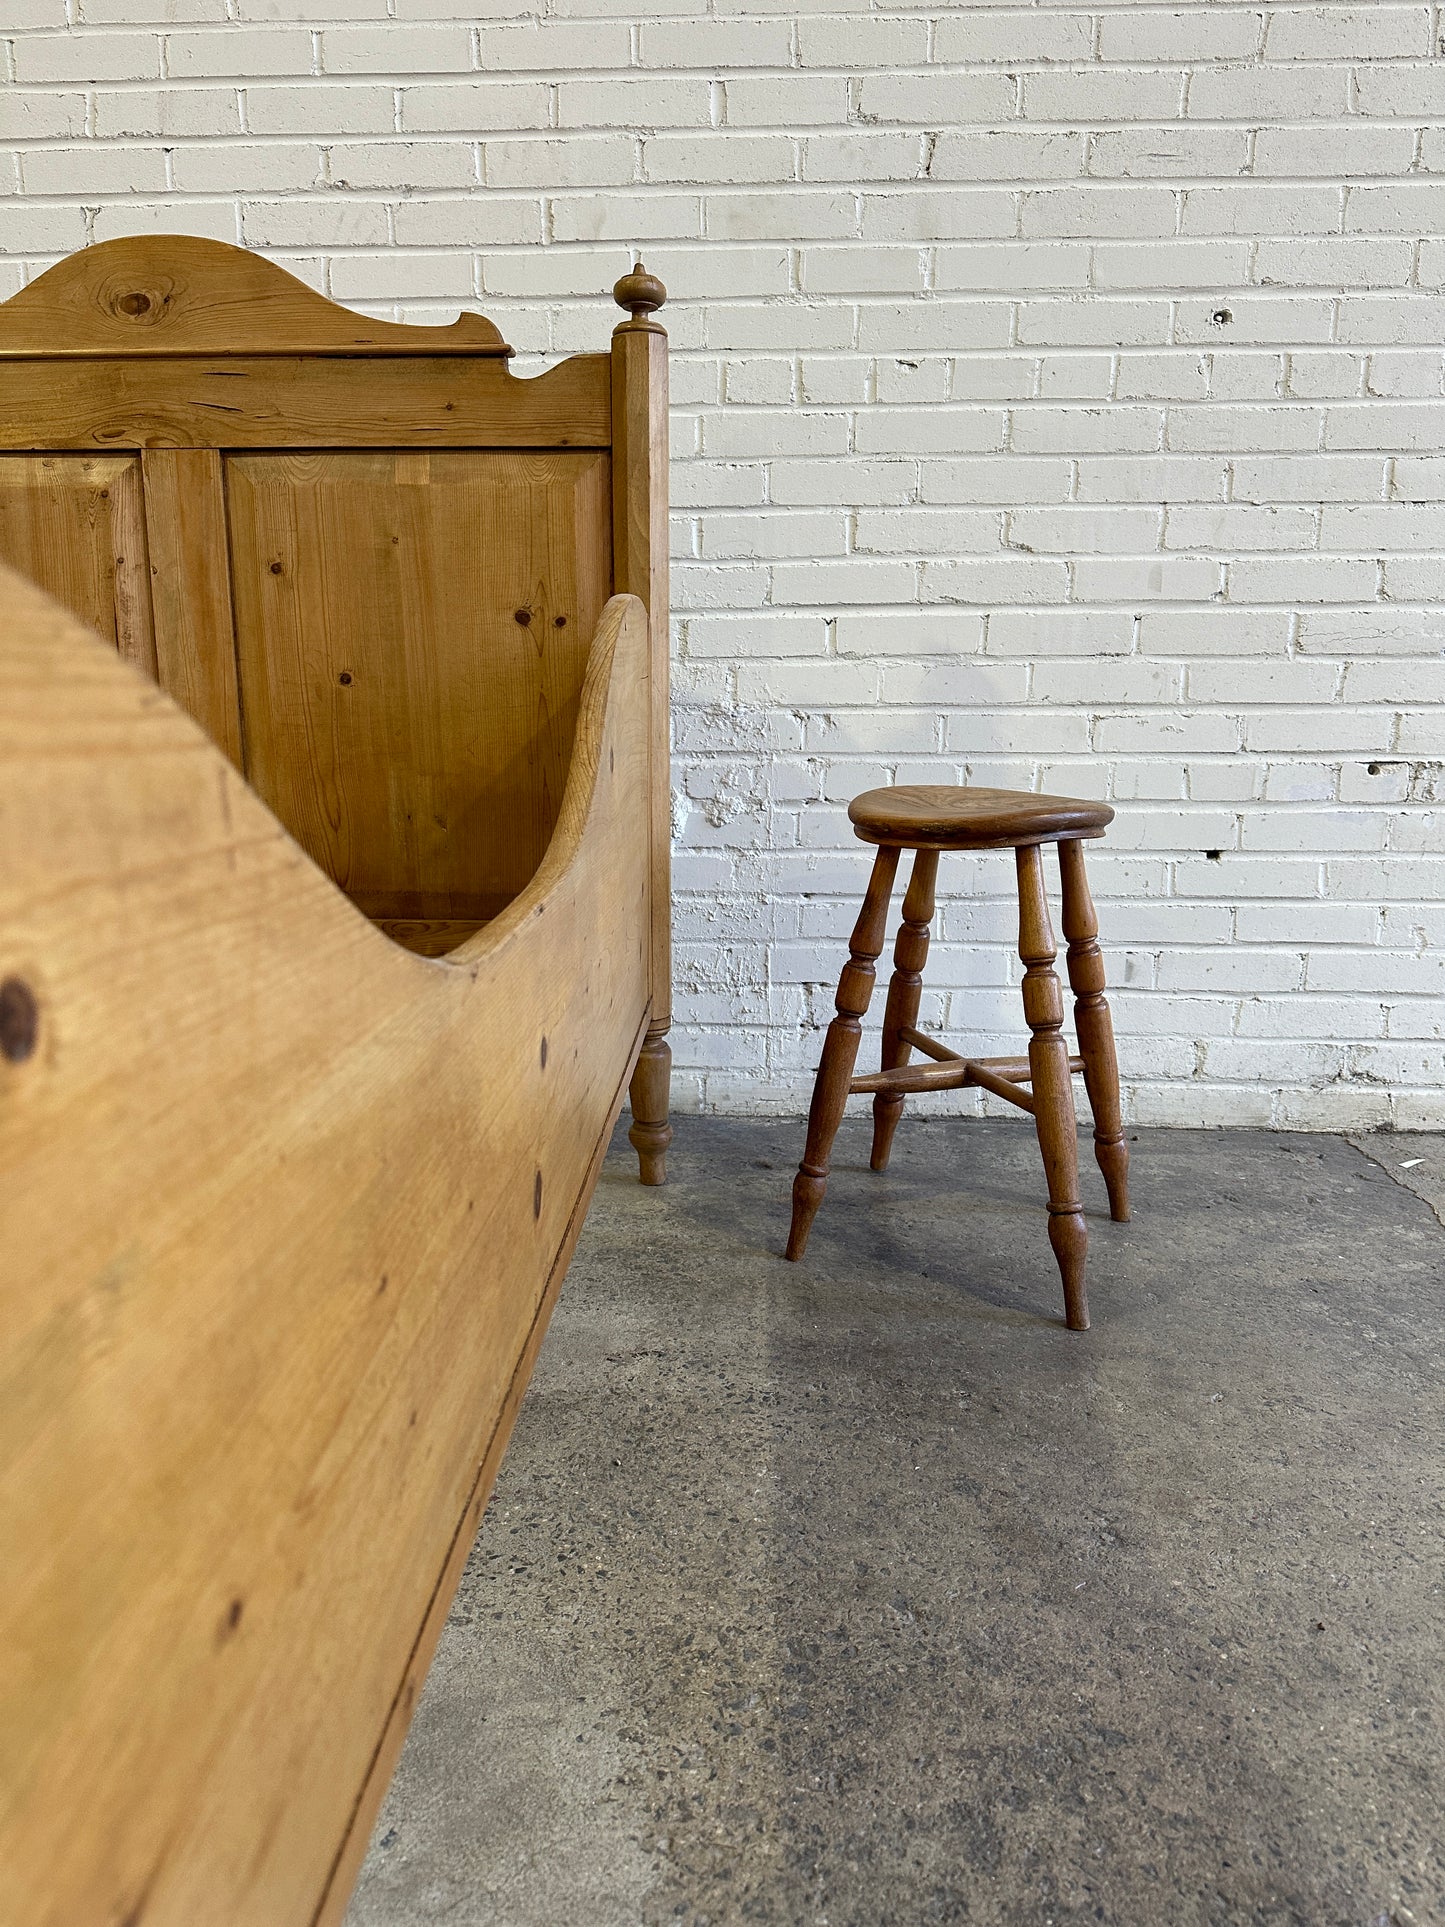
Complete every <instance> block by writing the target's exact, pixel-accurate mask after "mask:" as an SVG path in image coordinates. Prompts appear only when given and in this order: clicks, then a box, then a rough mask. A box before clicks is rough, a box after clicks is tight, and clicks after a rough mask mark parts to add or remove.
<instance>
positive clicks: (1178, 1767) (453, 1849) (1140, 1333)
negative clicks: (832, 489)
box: [347, 1118, 1445, 1927]
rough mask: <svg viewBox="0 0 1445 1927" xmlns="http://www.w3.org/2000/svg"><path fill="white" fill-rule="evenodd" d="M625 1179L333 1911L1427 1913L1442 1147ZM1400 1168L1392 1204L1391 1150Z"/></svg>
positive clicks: (566, 1304)
mask: <svg viewBox="0 0 1445 1927" xmlns="http://www.w3.org/2000/svg"><path fill="white" fill-rule="evenodd" d="M800 1141H801V1127H800V1126H799V1125H798V1124H796V1123H772V1122H754V1121H741V1120H717V1119H687V1118H684V1119H681V1120H679V1123H678V1130H677V1139H676V1143H675V1145H674V1150H673V1160H672V1162H673V1172H674V1176H673V1180H672V1182H671V1184H670V1185H669V1187H668V1188H667V1189H666V1190H665V1191H661V1192H658V1191H644V1190H643V1189H641V1188H640V1187H639V1186H638V1185H637V1184H636V1183H634V1182H633V1171H634V1168H635V1167H634V1164H633V1161H632V1158H631V1154H630V1152H629V1151H628V1149H627V1146H626V1144H625V1142H624V1141H623V1140H622V1139H621V1138H620V1137H619V1140H618V1142H617V1144H616V1145H614V1148H613V1155H612V1157H611V1158H610V1160H609V1163H608V1165H607V1169H606V1172H605V1174H604V1176H603V1179H602V1182H601V1185H600V1186H599V1189H598V1193H597V1198H596V1202H595V1204H594V1205H593V1208H592V1214H591V1216H590V1218H589V1220H588V1224H587V1229H586V1232H585V1235H584V1237H583V1240H582V1245H581V1248H580V1250H579V1251H578V1254H577V1257H576V1260H575V1262H574V1264H573V1267H572V1271H571V1274H570V1276H569V1278H568V1281H567V1285H566V1288H565V1290H564V1292H563V1296H562V1303H561V1306H560V1308H559V1310H558V1313H557V1316H556V1318H555V1320H554V1322H553V1326H552V1331H551V1333H550V1335H549V1337H548V1339H547V1342H546V1345H545V1347H544V1348H543V1352H542V1357H541V1361H540V1364H539V1366H538V1370H537V1373H536V1377H535V1379H534V1381H533V1386H532V1390H531V1392H530V1394H529V1396H528V1399H527V1402H526V1406H525V1408H524V1410H523V1413H522V1416H521V1420H520V1423H519V1425H518V1428H517V1433H516V1438H515V1441H514V1443H513V1446H512V1449H511V1452H510V1454H509V1455H508V1458H507V1460H506V1463H505V1465H504V1467H503V1470H502V1476H501V1480H500V1483H499V1485H498V1488H497V1494H496V1499H495V1501H494V1504H493V1506H492V1509H491V1511H490V1512H489V1513H488V1515H487V1519H486V1521H485V1524H484V1527H483V1530H482V1534H481V1537H480V1539H479V1541H478V1544H477V1547H476V1550H475V1551H474V1553H473V1555H472V1559H471V1563H470V1565H469V1566H468V1568H467V1573H466V1577H465V1579H464V1580H463V1582H462V1587H461V1591H460V1593H459V1595H458V1599H457V1603H456V1607H455V1609H454V1611H453V1613H452V1616H451V1621H450V1623H449V1625H448V1627H447V1630H446V1633H445V1635H444V1637H443V1640H442V1644H441V1648H440V1651H439V1654H438V1657H437V1660H436V1664H435V1666H434V1667H433V1670H432V1673H431V1676H430V1678H429V1680H428V1683H427V1686H426V1690H425V1692H424V1694H423V1696H422V1700H421V1703H420V1706H419V1708H418V1711H417V1715H416V1720H415V1724H414V1726H413V1728H412V1732H411V1736H410V1739H409V1741H408V1743H407V1747H406V1750H405V1753H404V1755H403V1758H402V1762H401V1766H400V1770H399V1771H398V1774H397V1777H396V1781H395V1783H394V1785H393V1787H392V1790H391V1793H390V1795H389V1797H388V1799H387V1802H386V1806H385V1809H384V1812H383V1814H382V1817H381V1821H380V1824H379V1825H378V1827H377V1831H376V1836H375V1839H374V1841H373V1844H372V1849H371V1853H370V1855H369V1857H368V1859H367V1862H366V1866H365V1870H364V1872H363V1875H362V1879H361V1883H360V1886H359V1888H358V1891H357V1895H356V1898H355V1901H354V1903H353V1905H352V1908H351V1911H350V1913H349V1915H348V1917H347V1919H348V1927H422V1923H431V1922H446V1923H448V1924H449V1927H472V1924H473V1923H475V1924H476V1927H483V1923H486V1927H533V1924H535V1927H559V1924H561V1923H566V1924H567V1927H635V1924H637V1923H647V1924H648V1927H650V1924H651V1923H659V1924H660V1923H663V1922H667V1923H674V1922H680V1923H684V1927H725V1924H726V1923H733V1922H746V1923H767V1924H769V1927H772V1924H776V1927H803V1924H804V1923H806V1924H807V1927H825V1924H826V1927H915V1924H923V1923H934V1922H953V1921H967V1922H970V1923H987V1924H993V1923H998V1924H1000V1927H1002V1924H1003V1923H1009V1924H1013V1923H1018V1924H1019V1927H1022V1924H1023V1923H1029V1927H1033V1924H1034V1923H1037V1924H1038V1927H1044V1924H1045V1923H1065V1922H1068V1923H1074V1922H1091V1923H1092V1922H1101V1921H1102V1922H1108V1923H1117V1924H1118V1927H1194V1923H1201V1927H1203V1924H1205V1923H1207V1924H1208V1927H1237V1924H1238V1923H1260V1927H1296V1924H1297V1927H1383V1924H1385V1923H1415V1922H1418V1923H1421V1924H1422V1927H1423V1924H1424V1923H1442V1922H1445V1849H1442V1845H1441V1836H1442V1819H1441V1815H1442V1807H1445V1557H1442V1548H1445V1534H1442V1485H1445V1477H1442V1452H1441V1446H1442V1423H1441V1420H1442V1409H1441V1408H1442V1398H1441V1382H1440V1366H1441V1358H1442V1349H1445V1348H1442V1336H1445V1316H1442V1276H1445V1229H1442V1223H1441V1220H1440V1218H1439V1216H1437V1212H1439V1211H1440V1210H1442V1209H1445V1141H1442V1140H1439V1139H1421V1138H1381V1139H1373V1140H1365V1141H1363V1146H1364V1148H1360V1147H1357V1146H1355V1145H1352V1144H1350V1143H1348V1142H1346V1141H1345V1140H1343V1139H1340V1138H1329V1137H1303V1136H1281V1135H1276V1134H1273V1133H1262V1132H1249V1133H1246V1132H1184V1131H1162V1132H1146V1133H1141V1135H1140V1138H1139V1139H1138V1140H1137V1141H1136V1142H1135V1144H1134V1146H1133V1149H1134V1158H1135V1182H1134V1193H1135V1209H1136V1217H1135V1221H1134V1223H1133V1224H1132V1225H1127V1226H1126V1225H1111V1224H1110V1223H1109V1222H1108V1220H1107V1218H1106V1217H1105V1216H1104V1215H1103V1212H1102V1196H1103V1193H1102V1185H1101V1184H1100V1183H1099V1182H1098V1179H1097V1174H1096V1173H1095V1172H1094V1171H1093V1169H1092V1165H1090V1169H1089V1173H1088V1176H1087V1178H1086V1184H1087V1186H1088V1189H1087V1191H1086V1200H1087V1203H1088V1205H1089V1208H1090V1232H1091V1239H1092V1250H1091V1254H1090V1285H1091V1300H1092V1309H1093V1315H1094V1328H1093V1330H1092V1331H1091V1332H1089V1333H1086V1334H1082V1335H1074V1334H1070V1333H1068V1332H1066V1331H1065V1330H1064V1329H1063V1325H1062V1322H1061V1316H1060V1301H1059V1294H1058V1288H1057V1279H1056V1273H1055V1271H1054V1267H1053V1263H1052V1260H1051V1257H1050V1254H1049V1248H1048V1243H1047V1239H1046V1236H1045V1221H1044V1215H1043V1211H1042V1209H1041V1198H1042V1189H1041V1174H1040V1169H1039V1163H1038V1153H1037V1150H1036V1148H1035V1146H1034V1143H1033V1141H1032V1134H1031V1131H1030V1128H1029V1126H1028V1125H1027V1123H1026V1122H1024V1121H1022V1120H1021V1121H1020V1122H1019V1123H1018V1124H1014V1123H1013V1122H1011V1121H1005V1122H1001V1123H997V1124H994V1123H984V1124H980V1123H935V1122H912V1123H910V1122H909V1121H908V1120H907V1119H906V1118H905V1121H904V1123H903V1125H902V1126H901V1127H900V1130H899V1134H898V1141H897V1147H896V1149H895V1153H894V1160H893V1169H892V1171H891V1172H890V1173H889V1174H888V1175H887V1176H885V1177H876V1176H873V1175H871V1174H870V1173H869V1172H868V1171H867V1169H866V1156H867V1135H866V1126H865V1125H864V1124H863V1123H862V1122H860V1123H858V1124H853V1123H851V1122H850V1124H849V1125H848V1126H846V1127H845V1131H844V1135H843V1136H842V1137H841V1138H840V1141H839V1146H838V1157H837V1159H836V1161H835V1165H834V1177H833V1183H832V1188H831V1190H830V1194H829V1196H828V1199H827V1201H826V1203H825V1205H824V1207H823V1211H822V1213H821V1215H820V1217H819V1219H818V1222H817V1225H816V1228H815V1230H814V1234H813V1242H812V1246H811V1248H810V1250H809V1253H808V1257H807V1259H806V1260H805V1262H804V1263H803V1264H802V1265H800V1266H790V1265H786V1264H784V1263H782V1262H781V1260H780V1259H779V1258H778V1257H777V1255H776V1254H777V1252H778V1250H779V1248H780V1246H781V1243H782V1239H783V1235H784V1232H785V1229H786V1224H787V1209H788V1206H787V1194H788V1185H789V1181H790V1179H791V1174H792V1168H793V1164H794V1161H795V1160H796V1158H797V1155H798V1150H799V1145H800ZM1412 1158H1414V1159H1419V1160H1421V1162H1420V1163H1417V1164H1415V1165H1414V1166H1413V1167H1411V1168H1409V1169H1406V1170H1401V1169H1400V1167H1401V1165H1402V1164H1403V1163H1404V1162H1405V1161H1406V1160H1408V1159H1412Z"/></svg>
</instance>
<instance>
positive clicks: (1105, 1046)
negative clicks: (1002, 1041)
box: [1059, 839, 1129, 1223]
mask: <svg viewBox="0 0 1445 1927" xmlns="http://www.w3.org/2000/svg"><path fill="white" fill-rule="evenodd" d="M1059 873H1060V875H1061V876H1062V878H1063V884H1064V915H1063V924H1064V935H1065V936H1066V937H1067V938H1068V940H1069V984H1070V986H1071V988H1072V990H1073V993H1074V1024H1075V1027H1076V1028H1077V1030H1078V1033H1079V1055H1080V1056H1081V1057H1082V1058H1083V1060H1084V1088H1085V1090H1086V1091H1087V1092H1088V1093H1089V1108H1090V1109H1091V1110H1092V1111H1093V1113H1094V1156H1095V1157H1096V1158H1097V1159H1098V1161H1099V1169H1100V1170H1101V1171H1102V1172H1103V1174H1104V1183H1105V1185H1106V1186H1107V1188H1108V1192H1109V1216H1110V1217H1111V1218H1113V1219H1115V1220H1117V1221H1118V1222H1120V1223H1123V1222H1125V1221H1126V1220H1127V1219H1128V1216H1129V1147H1128V1145H1127V1144H1126V1143H1125V1141H1124V1122H1123V1117H1122V1114H1121V1112H1120V1109H1119V1063H1118V1059H1117V1058H1116V1057H1115V1055H1114V1024H1113V1020H1112V1019H1111V1017H1110V1016H1109V1006H1108V1004H1107V1003H1106V1002H1105V1000H1104V959H1103V957H1102V955H1101V954H1100V951H1099V919H1098V916H1097V915H1096V914H1095V911H1094V899H1093V897H1092V896H1091V895H1090V894H1089V878H1088V875H1087V873H1086V871H1085V869H1084V846H1083V844H1082V843H1081V842H1079V841H1078V840H1077V839H1072V840H1070V841H1069V842H1067V843H1061V844H1060V845H1059Z"/></svg>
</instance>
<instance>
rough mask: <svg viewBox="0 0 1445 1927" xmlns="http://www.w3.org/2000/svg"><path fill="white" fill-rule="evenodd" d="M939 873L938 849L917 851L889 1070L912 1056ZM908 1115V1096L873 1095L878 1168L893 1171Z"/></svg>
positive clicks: (891, 1009) (891, 996)
mask: <svg viewBox="0 0 1445 1927" xmlns="http://www.w3.org/2000/svg"><path fill="white" fill-rule="evenodd" d="M937 874H938V852H937V850H916V851H915V852H914V855H913V874H912V875H911V876H910V877H909V879H908V892H907V894H906V895H905V897H904V899H903V921H902V923H900V924H899V926H898V937H897V941H896V942H895V943H894V946H893V976H892V979H891V981H890V983H889V985H888V1003H887V1006H886V1008H885V1010H884V1014H883V1060H882V1068H883V1069H884V1070H885V1071H896V1070H901V1069H902V1068H903V1066H904V1065H905V1064H906V1063H907V1062H908V1060H909V1058H910V1057H911V1056H912V1054H913V1051H912V1046H911V1045H909V1044H906V1043H905V1042H904V1041H903V1039H902V1038H901V1037H900V1036H899V1035H898V1033H899V1031H900V1030H906V1029H910V1028H911V1027H912V1026H913V1025H914V1024H916V1023H917V1022H918V1000H919V998H920V997H921V996H922V994H923V966H924V964H925V963H926V962H927V961H928V926H929V924H930V923H932V921H933V884H934V879H935V877H936V876H937ZM902 1114H903V1097H902V1094H901V1093H899V1094H897V1095H894V1094H890V1093H889V1092H886V1091H879V1093H878V1095H877V1096H876V1097H875V1098H874V1099H873V1155H872V1157H871V1158H870V1159H869V1163H870V1164H871V1165H872V1167H873V1169H874V1170H875V1171H886V1170H887V1169H888V1157H889V1153H890V1152H891V1151H892V1149H893V1133H894V1132H895V1131H896V1130H897V1129H898V1120H899V1118H900V1117H901V1116H902Z"/></svg>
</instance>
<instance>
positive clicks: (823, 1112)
mask: <svg viewBox="0 0 1445 1927" xmlns="http://www.w3.org/2000/svg"><path fill="white" fill-rule="evenodd" d="M897 869H898V849H897V846H896V845H892V844H887V843H885V844H882V845H880V846H879V850H878V854H877V856H876V857H875V858H874V860H873V874H872V876H871V877H870V878H869V879H868V892H867V895H866V896H865V897H864V899H863V908H862V910H861V911H860V912H859V913H858V922H857V924H856V925H855V926H854V930H853V936H852V939H851V940H850V942H849V945H848V949H849V952H850V954H849V958H848V961H847V963H845V964H844V966H843V974H842V976H841V977H840V978H839V979H838V996H837V1000H836V1001H837V1009H838V1015H837V1016H836V1017H835V1018H834V1019H833V1021H832V1023H831V1024H829V1026H828V1034H827V1036H826V1037H825V1038H824V1039H823V1056H822V1061H821V1062H820V1063H819V1065H818V1076H817V1080H816V1082H815V1083H814V1085H813V1102H812V1104H811V1106H810V1107H809V1110H808V1138H807V1142H806V1144H805V1145H804V1147H803V1161H802V1163H801V1164H800V1165H799V1166H798V1175H797V1176H796V1177H795V1178H794V1179H793V1222H792V1224H791V1226H790V1227H789V1230H788V1246H787V1250H786V1252H785V1253H784V1256H785V1257H788V1258H792V1259H794V1260H797V1259H799V1258H801V1257H802V1255H803V1253H804V1252H805V1251H806V1250H807V1248H808V1233H809V1232H810V1231H811V1230H812V1228H813V1220H814V1218H816V1217H817V1215H818V1206H819V1205H820V1204H821V1203H822V1202H823V1193H824V1192H825V1191H826V1190H827V1188H828V1158H829V1154H830V1153H831V1151H832V1149H833V1139H834V1138H835V1137H836V1136H837V1135H838V1126H839V1125H840V1124H841V1123H842V1122H843V1108H844V1106H845V1105H846V1104H847V1102H848V1086H849V1084H850V1083H851V1082H852V1079H853V1065H854V1063H855V1062H856V1060H857V1057H858V1039H859V1037H860V1036H861V1035H862V1031H863V1022H862V1020H863V1018H864V1016H865V1015H866V1013H867V1010H868V1005H869V1002H870V1001H871V999H872V996H873V978H874V970H873V966H874V965H875V964H876V963H877V961H878V954H879V952H880V951H881V950H882V948H883V942H884V939H885V937H886V936H887V934H888V899H889V897H890V896H891V895H892V894H893V878H894V875H895V874H896V872H897Z"/></svg>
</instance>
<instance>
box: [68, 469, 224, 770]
mask: <svg viewBox="0 0 1445 1927" xmlns="http://www.w3.org/2000/svg"><path fill="white" fill-rule="evenodd" d="M141 472H142V475H143V477H144V481H145V506H146V531H147V535H148V538H149V549H150V568H151V606H152V609H153V611H154V619H155V637H156V643H155V650H156V677H157V680H158V681H159V682H160V685H161V687H162V688H163V689H168V690H169V691H170V693H171V695H173V696H174V697H175V699H176V701H177V702H178V703H179V704H180V705H181V707H182V709H184V710H185V711H186V713H187V714H188V715H190V716H194V717H195V719H196V721H197V722H198V723H199V724H200V726H201V728H202V729H203V730H205V732H206V734H207V735H208V736H209V737H210V739H211V741H212V742H213V743H214V744H215V745H216V747H217V748H218V749H220V750H222V751H223V752H224V753H225V755H226V756H227V757H228V758H229V759H230V760H231V762H233V763H234V764H235V765H236V767H237V768H238V769H243V767H244V765H243V762H242V752H241V706H240V696H239V693H238V690H237V685H236V643H235V627H234V622H233V619H232V615H231V571H230V567H229V559H228V544H227V538H226V501H225V492H224V482H223V477H222V468H221V457H220V455H219V454H218V453H217V451H216V450H215V449H212V448H149V449H147V450H146V452H145V453H144V455H142V457H141ZM61 599H62V600H64V599H65V598H63V597H62V598H61ZM77 613H79V612H78V611H77Z"/></svg>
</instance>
